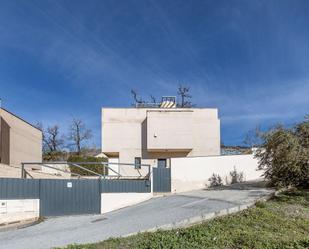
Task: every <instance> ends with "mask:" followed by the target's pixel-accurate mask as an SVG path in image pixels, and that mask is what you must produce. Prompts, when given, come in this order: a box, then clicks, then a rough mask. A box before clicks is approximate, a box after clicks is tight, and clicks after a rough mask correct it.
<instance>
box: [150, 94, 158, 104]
mask: <svg viewBox="0 0 309 249" xmlns="http://www.w3.org/2000/svg"><path fill="white" fill-rule="evenodd" d="M150 99H151V102H152V103H157V101H156V97H155V96H153V95H152V94H150Z"/></svg>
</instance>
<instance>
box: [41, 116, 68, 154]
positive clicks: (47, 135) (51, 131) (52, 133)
mask: <svg viewBox="0 0 309 249" xmlns="http://www.w3.org/2000/svg"><path fill="white" fill-rule="evenodd" d="M36 127H37V128H38V129H40V130H41V131H42V140H43V150H44V151H46V152H55V151H59V150H60V149H61V148H62V146H63V145H64V139H63V138H62V136H61V134H60V129H59V126H58V125H53V126H49V127H47V129H46V130H45V129H44V127H43V124H42V123H40V122H39V123H37V125H36Z"/></svg>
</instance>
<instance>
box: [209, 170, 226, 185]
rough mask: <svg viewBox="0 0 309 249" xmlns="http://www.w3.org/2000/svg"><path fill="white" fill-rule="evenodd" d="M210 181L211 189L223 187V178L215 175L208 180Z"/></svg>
mask: <svg viewBox="0 0 309 249" xmlns="http://www.w3.org/2000/svg"><path fill="white" fill-rule="evenodd" d="M208 181H210V187H219V186H222V185H223V183H222V178H221V176H219V174H218V175H216V174H215V173H213V174H212V176H211V177H210V178H209V179H208Z"/></svg>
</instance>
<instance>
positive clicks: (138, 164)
mask: <svg viewBox="0 0 309 249" xmlns="http://www.w3.org/2000/svg"><path fill="white" fill-rule="evenodd" d="M141 164H142V158H140V157H135V159H134V165H135V169H140V168H141Z"/></svg>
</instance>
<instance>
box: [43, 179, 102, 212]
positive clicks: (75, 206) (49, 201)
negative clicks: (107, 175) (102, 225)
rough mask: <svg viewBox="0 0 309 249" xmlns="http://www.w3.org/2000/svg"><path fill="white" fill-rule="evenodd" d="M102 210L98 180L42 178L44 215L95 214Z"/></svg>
mask: <svg viewBox="0 0 309 249" xmlns="http://www.w3.org/2000/svg"><path fill="white" fill-rule="evenodd" d="M100 210H101V193H100V185H99V181H98V180H72V179H71V180H41V188H40V211H41V215H42V216H60V215H75V214H95V213H100Z"/></svg>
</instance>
